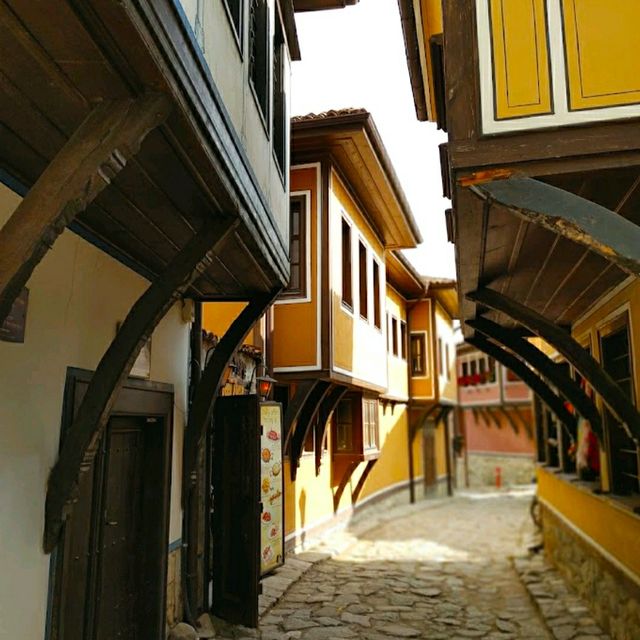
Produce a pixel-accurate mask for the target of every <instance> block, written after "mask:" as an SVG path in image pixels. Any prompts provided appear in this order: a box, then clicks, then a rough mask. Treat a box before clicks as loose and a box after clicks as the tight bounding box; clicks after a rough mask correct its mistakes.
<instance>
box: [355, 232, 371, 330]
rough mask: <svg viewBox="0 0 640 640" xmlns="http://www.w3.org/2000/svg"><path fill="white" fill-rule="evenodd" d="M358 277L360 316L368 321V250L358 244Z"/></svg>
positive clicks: (360, 243)
mask: <svg viewBox="0 0 640 640" xmlns="http://www.w3.org/2000/svg"><path fill="white" fill-rule="evenodd" d="M358 260H359V270H358V277H359V282H360V291H359V293H360V315H361V316H362V317H363V318H364V319H365V320H366V319H367V318H368V317H369V291H368V290H367V248H366V247H365V246H364V245H363V244H362V242H358Z"/></svg>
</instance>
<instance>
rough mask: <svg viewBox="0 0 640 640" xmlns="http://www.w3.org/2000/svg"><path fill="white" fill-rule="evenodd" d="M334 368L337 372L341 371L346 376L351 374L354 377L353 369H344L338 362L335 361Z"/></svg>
mask: <svg viewBox="0 0 640 640" xmlns="http://www.w3.org/2000/svg"><path fill="white" fill-rule="evenodd" d="M333 370H334V371H335V372H336V373H341V374H343V375H345V376H349V377H350V378H353V371H352V370H350V369H343V368H342V367H339V366H338V365H337V364H335V363H334V365H333Z"/></svg>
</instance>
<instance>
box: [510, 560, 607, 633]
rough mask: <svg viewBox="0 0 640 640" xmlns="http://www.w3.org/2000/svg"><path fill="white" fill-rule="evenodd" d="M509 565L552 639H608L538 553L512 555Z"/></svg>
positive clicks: (572, 592) (588, 611)
mask: <svg viewBox="0 0 640 640" xmlns="http://www.w3.org/2000/svg"><path fill="white" fill-rule="evenodd" d="M513 567H514V569H515V571H516V573H517V574H518V576H519V578H520V580H521V581H522V583H523V585H524V586H525V588H526V590H527V593H528V594H529V596H530V597H531V600H532V601H533V603H534V605H535V606H536V607H537V609H538V611H539V612H540V615H541V616H542V619H543V620H544V622H545V624H546V625H547V628H548V629H549V632H550V633H551V636H552V637H553V638H554V639H555V640H611V638H610V636H609V635H608V634H607V633H605V632H604V631H603V630H602V629H601V627H600V626H599V625H598V624H597V622H596V621H595V620H594V619H593V617H592V615H591V611H590V610H589V608H588V607H587V605H586V604H585V602H584V601H583V600H582V598H581V597H580V596H579V595H578V594H577V593H575V592H574V591H573V590H572V589H571V587H569V585H568V584H567V583H566V581H565V580H564V578H563V577H562V575H561V574H560V573H559V572H558V571H557V570H556V569H555V568H554V567H553V566H552V565H551V564H549V562H547V561H546V560H545V558H544V556H543V555H542V554H536V555H532V554H529V555H528V556H522V557H517V558H513Z"/></svg>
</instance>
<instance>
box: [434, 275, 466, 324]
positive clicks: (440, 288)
mask: <svg viewBox="0 0 640 640" xmlns="http://www.w3.org/2000/svg"><path fill="white" fill-rule="evenodd" d="M427 290H428V294H429V297H431V298H433V299H434V300H436V301H437V302H439V303H440V305H441V306H442V308H443V309H444V310H445V311H446V312H447V313H448V314H449V317H450V318H451V319H457V318H459V317H460V310H459V306H458V291H457V285H456V282H455V281H444V282H437V281H436V282H429V281H427Z"/></svg>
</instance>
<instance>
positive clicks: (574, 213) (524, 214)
mask: <svg viewBox="0 0 640 640" xmlns="http://www.w3.org/2000/svg"><path fill="white" fill-rule="evenodd" d="M471 191H473V192H474V193H476V194H477V195H479V196H480V197H481V198H482V199H484V200H485V201H487V202H488V203H489V205H491V204H493V203H497V204H500V205H502V206H504V207H507V209H509V211H511V212H513V213H514V214H516V215H517V216H519V217H521V218H524V219H525V220H527V221H528V222H533V223H535V224H538V225H540V226H542V227H544V228H545V229H549V230H550V231H553V232H554V233H556V234H558V235H560V236H562V237H564V238H568V239H569V240H573V241H574V242H577V243H578V244H581V245H583V246H585V247H587V248H588V249H590V250H592V251H594V252H596V253H598V254H600V255H601V256H602V257H603V258H605V259H606V260H608V261H609V262H612V263H613V264H615V265H617V266H618V267H620V268H621V269H623V270H624V271H626V272H627V273H630V274H631V275H634V276H640V227H639V226H638V225H637V224H635V223H634V222H632V221H631V220H627V219H626V218H624V217H622V216H621V215H619V214H617V213H615V212H614V211H611V210H610V209H607V208H606V207H603V206H601V205H599V204H596V203H595V202H592V201H591V200H587V199H585V198H582V197H580V196H578V195H576V194H575V193H571V192H569V191H565V190H564V189H559V188H558V187H554V186H553V185H550V184H546V183H545V182H540V181H539V180H535V179H533V178H508V179H506V180H493V181H491V182H486V183H484V184H479V185H475V186H473V187H471Z"/></svg>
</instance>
